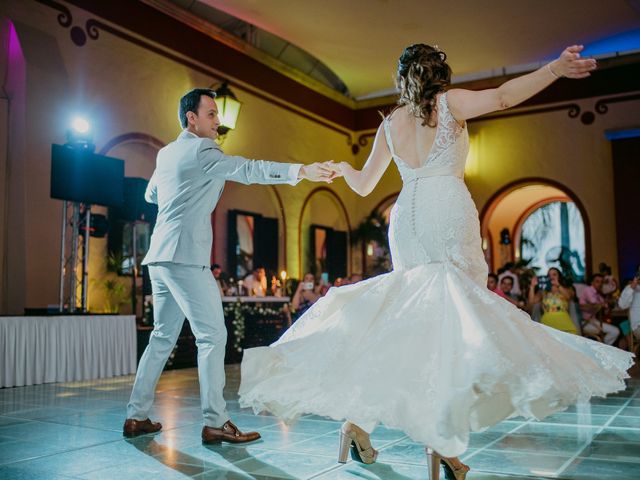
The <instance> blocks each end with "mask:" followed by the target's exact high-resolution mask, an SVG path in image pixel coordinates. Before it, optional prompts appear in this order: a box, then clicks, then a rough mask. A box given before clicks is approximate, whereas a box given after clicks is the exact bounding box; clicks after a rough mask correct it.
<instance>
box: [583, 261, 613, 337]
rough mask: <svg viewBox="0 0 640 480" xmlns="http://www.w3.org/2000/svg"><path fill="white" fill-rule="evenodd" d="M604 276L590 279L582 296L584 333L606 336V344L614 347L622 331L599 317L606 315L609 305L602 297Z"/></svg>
mask: <svg viewBox="0 0 640 480" xmlns="http://www.w3.org/2000/svg"><path fill="white" fill-rule="evenodd" d="M603 283H604V275H601V274H599V273H596V274H594V275H592V276H591V278H590V279H589V286H588V287H586V288H585V289H584V290H582V293H581V294H580V310H581V311H582V320H583V323H582V331H583V332H584V333H588V334H591V335H599V334H601V333H603V334H604V343H606V344H607V345H613V344H614V343H615V341H616V340H617V338H618V337H619V336H620V329H619V328H618V327H616V326H615V325H611V324H610V323H606V322H603V321H602V320H601V318H598V316H602V315H604V314H606V313H607V312H608V310H609V305H608V303H607V301H606V300H605V298H604V296H603V295H602V284H603Z"/></svg>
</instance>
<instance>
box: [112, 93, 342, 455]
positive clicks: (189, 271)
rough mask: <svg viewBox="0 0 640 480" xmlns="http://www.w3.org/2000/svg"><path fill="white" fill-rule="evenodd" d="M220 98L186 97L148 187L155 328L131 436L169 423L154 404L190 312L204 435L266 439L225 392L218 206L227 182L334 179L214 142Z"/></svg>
mask: <svg viewBox="0 0 640 480" xmlns="http://www.w3.org/2000/svg"><path fill="white" fill-rule="evenodd" d="M215 96H216V95H215V92H213V91H212V90H208V89H200V88H197V89H194V90H191V91H190V92H188V93H186V94H185V95H184V96H183V97H182V98H181V99H180V107H179V112H178V115H179V118H180V123H181V125H182V128H183V131H182V133H180V135H179V136H178V138H177V139H176V140H175V141H174V142H172V143H170V144H168V145H167V146H166V147H164V148H162V149H161V150H160V151H159V152H158V157H157V160H156V169H155V171H154V172H153V175H152V177H151V180H149V186H148V187H147V191H146V193H145V199H146V200H147V201H148V202H151V203H156V204H157V205H158V219H157V223H156V226H155V229H154V232H153V235H152V236H151V246H150V248H149V252H148V253H147V256H146V257H145V259H144V261H143V262H142V263H143V265H148V266H149V276H150V277H151V285H152V289H153V305H154V328H153V332H152V333H151V337H150V339H149V345H148V346H147V348H146V350H145V351H144V354H143V355H142V358H141V359H140V364H139V365H138V373H137V375H136V380H135V383H134V385H133V391H132V392H131V399H130V400H129V404H128V405H127V420H126V421H125V423H124V428H123V433H124V435H125V436H128V437H132V436H136V435H142V434H145V433H153V432H157V431H159V430H160V429H161V428H162V425H160V423H157V422H152V421H151V420H149V410H150V409H151V405H152V403H153V398H154V392H155V388H156V384H157V382H158V379H159V378H160V374H161V373H162V370H163V368H164V365H165V363H166V361H167V358H168V357H169V355H170V353H171V351H172V350H173V347H174V345H175V343H176V340H177V338H178V334H179V333H180V329H181V328H182V323H183V320H184V318H185V317H186V318H187V319H188V320H189V324H190V325H191V329H192V330H193V333H194V335H195V337H196V345H197V347H198V377H199V379H200V399H201V402H202V411H203V414H204V427H203V429H202V441H203V442H204V443H214V442H220V441H226V442H232V443H244V442H250V441H253V440H257V439H258V438H260V434H259V433H257V432H247V433H243V432H241V431H240V430H239V429H238V427H236V426H235V425H234V424H233V423H232V422H231V420H230V418H229V414H228V413H227V410H226V404H225V400H224V398H223V396H222V391H223V389H224V384H225V373H224V352H225V344H226V340H227V331H226V329H225V325H224V316H223V313H222V300H221V298H220V293H219V290H218V287H217V285H216V283H215V279H214V278H213V275H211V272H210V271H209V261H210V260H209V256H210V252H211V242H212V233H211V220H210V219H211V212H212V211H213V210H214V208H215V206H216V203H217V202H218V200H219V198H220V195H221V194H222V189H223V188H224V183H225V181H226V180H232V181H235V182H240V183H244V184H250V183H262V184H284V183H288V184H290V185H296V184H297V183H298V182H300V180H302V179H305V178H306V179H307V180H311V181H326V182H330V181H331V180H332V179H333V177H334V173H333V170H331V168H330V167H329V166H328V165H324V164H319V163H314V164H311V165H304V166H303V165H301V164H288V163H277V162H267V161H262V160H247V159H246V158H243V157H239V156H232V155H225V154H224V153H223V152H222V150H221V149H220V147H219V146H218V144H216V143H215V142H214V140H215V139H216V137H217V136H218V127H219V126H220V120H219V118H218V107H217V106H216V102H215Z"/></svg>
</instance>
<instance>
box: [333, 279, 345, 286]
mask: <svg viewBox="0 0 640 480" xmlns="http://www.w3.org/2000/svg"><path fill="white" fill-rule="evenodd" d="M342 285H346V283H345V282H344V279H343V278H342V277H337V278H336V279H335V280H334V281H333V286H334V287H341V286H342Z"/></svg>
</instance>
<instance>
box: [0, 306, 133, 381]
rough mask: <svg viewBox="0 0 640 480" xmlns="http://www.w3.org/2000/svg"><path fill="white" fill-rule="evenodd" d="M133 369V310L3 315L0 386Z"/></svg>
mask: <svg viewBox="0 0 640 480" xmlns="http://www.w3.org/2000/svg"><path fill="white" fill-rule="evenodd" d="M135 372H136V319H135V316H133V315H68V316H66V315H60V316H44V317H35V316H34V317H29V316H26V317H0V388H1V387H19V386H24V385H37V384H41V383H49V382H72V381H80V380H93V379H96V378H106V377H113V376H117V375H128V374H132V373H135Z"/></svg>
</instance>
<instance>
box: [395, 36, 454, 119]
mask: <svg viewBox="0 0 640 480" xmlns="http://www.w3.org/2000/svg"><path fill="white" fill-rule="evenodd" d="M449 83H451V67H449V64H448V63H447V55H446V54H445V53H444V52H441V51H440V50H438V49H436V48H434V47H430V46H429V45H425V44H423V43H417V44H415V45H411V46H409V47H407V48H405V49H404V51H403V52H402V55H400V59H399V60H398V75H397V78H396V86H397V87H398V89H399V90H400V98H399V99H398V105H400V106H403V105H406V106H407V107H408V108H409V111H410V112H411V113H412V114H414V115H415V116H416V117H418V118H421V119H422V120H423V122H422V125H429V126H430V127H435V126H436V124H435V123H433V122H432V120H431V114H432V112H433V111H434V109H435V102H436V95H437V94H438V93H440V92H443V91H444V89H445V87H446V86H447V85H449Z"/></svg>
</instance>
